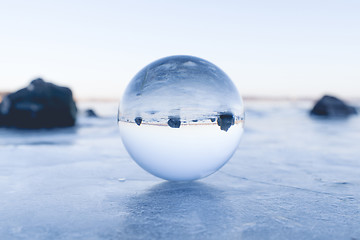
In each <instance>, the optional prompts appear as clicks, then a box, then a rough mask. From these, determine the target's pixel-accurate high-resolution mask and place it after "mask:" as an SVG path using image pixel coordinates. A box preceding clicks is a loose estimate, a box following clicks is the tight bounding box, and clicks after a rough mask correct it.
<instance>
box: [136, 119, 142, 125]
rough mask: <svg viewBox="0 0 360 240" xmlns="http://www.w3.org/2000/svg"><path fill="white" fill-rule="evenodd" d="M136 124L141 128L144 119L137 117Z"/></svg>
mask: <svg viewBox="0 0 360 240" xmlns="http://www.w3.org/2000/svg"><path fill="white" fill-rule="evenodd" d="M135 123H136V124H137V125H138V126H140V124H141V123H142V118H141V117H136V118H135Z"/></svg>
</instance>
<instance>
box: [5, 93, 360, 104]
mask: <svg viewBox="0 0 360 240" xmlns="http://www.w3.org/2000/svg"><path fill="white" fill-rule="evenodd" d="M9 93H10V92H0V102H1V101H2V99H3V97H4V96H6V95H7V94H9ZM335 96H336V94H335ZM320 97H321V96H317V97H310V96H300V97H294V96H255V95H245V96H243V99H244V101H316V100H317V99H319V98H320ZM74 98H75V100H76V101H77V102H118V101H119V99H120V98H111V97H110V98H106V97H104V98H101V97H94V98H89V97H76V96H75V97H74ZM341 98H342V99H344V100H346V101H360V97H341Z"/></svg>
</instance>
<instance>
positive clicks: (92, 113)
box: [85, 109, 99, 118]
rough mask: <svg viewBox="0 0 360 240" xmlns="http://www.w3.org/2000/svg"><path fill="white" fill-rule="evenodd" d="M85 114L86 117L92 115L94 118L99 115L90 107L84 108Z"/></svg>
mask: <svg viewBox="0 0 360 240" xmlns="http://www.w3.org/2000/svg"><path fill="white" fill-rule="evenodd" d="M85 115H86V116H87V117H94V118H96V117H99V116H98V115H97V114H96V112H95V111H94V110H92V109H86V110H85Z"/></svg>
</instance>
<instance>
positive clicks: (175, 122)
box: [168, 117, 181, 128]
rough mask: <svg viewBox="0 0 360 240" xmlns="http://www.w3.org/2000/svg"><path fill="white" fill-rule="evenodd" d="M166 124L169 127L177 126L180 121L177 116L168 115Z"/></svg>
mask: <svg viewBox="0 0 360 240" xmlns="http://www.w3.org/2000/svg"><path fill="white" fill-rule="evenodd" d="M168 125H169V127H171V128H179V127H180V125H181V121H180V118H179V117H169V121H168Z"/></svg>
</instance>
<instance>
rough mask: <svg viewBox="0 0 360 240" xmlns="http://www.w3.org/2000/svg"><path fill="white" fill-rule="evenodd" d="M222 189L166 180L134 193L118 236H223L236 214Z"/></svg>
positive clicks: (159, 237)
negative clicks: (140, 193)
mask: <svg viewBox="0 0 360 240" xmlns="http://www.w3.org/2000/svg"><path fill="white" fill-rule="evenodd" d="M223 196H224V194H223V192H222V191H221V190H219V189H216V188H214V187H212V186H210V185H208V184H205V183H201V182H165V183H161V184H158V185H156V186H154V187H152V188H150V189H149V190H148V191H147V192H146V193H144V194H142V195H140V196H135V197H132V198H131V199H130V201H129V204H128V205H127V211H128V216H127V217H126V219H125V221H124V222H123V224H121V228H120V229H118V232H117V238H118V239H221V238H228V237H231V238H233V237H236V236H234V235H233V234H234V233H233V231H232V230H234V226H232V225H233V224H234V218H235V216H233V211H232V210H231V208H230V204H227V203H226V200H225V199H224V198H223Z"/></svg>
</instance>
